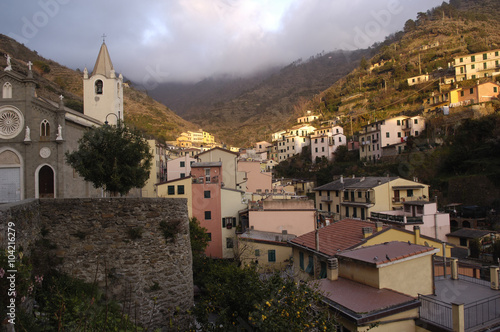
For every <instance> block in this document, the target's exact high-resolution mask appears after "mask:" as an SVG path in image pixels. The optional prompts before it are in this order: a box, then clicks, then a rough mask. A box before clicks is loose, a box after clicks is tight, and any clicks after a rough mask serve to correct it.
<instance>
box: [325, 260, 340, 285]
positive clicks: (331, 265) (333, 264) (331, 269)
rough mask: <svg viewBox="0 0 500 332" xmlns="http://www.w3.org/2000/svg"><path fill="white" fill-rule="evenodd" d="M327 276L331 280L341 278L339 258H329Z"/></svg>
mask: <svg viewBox="0 0 500 332" xmlns="http://www.w3.org/2000/svg"><path fill="white" fill-rule="evenodd" d="M326 277H327V278H328V280H331V281H335V280H337V279H338V278H339V261H338V259H337V258H329V259H328V261H327V270H326Z"/></svg>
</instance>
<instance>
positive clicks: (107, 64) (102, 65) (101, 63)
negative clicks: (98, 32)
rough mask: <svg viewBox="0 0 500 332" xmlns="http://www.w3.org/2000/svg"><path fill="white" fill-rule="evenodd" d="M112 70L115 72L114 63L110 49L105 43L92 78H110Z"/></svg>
mask: <svg viewBox="0 0 500 332" xmlns="http://www.w3.org/2000/svg"><path fill="white" fill-rule="evenodd" d="M111 70H113V63H112V62H111V58H110V56H109V52H108V47H107V46H106V44H105V43H104V42H103V43H102V45H101V49H100V50H99V55H98V56H97V60H96V62H95V65H94V70H93V71H92V75H91V76H94V75H97V74H100V75H103V76H106V77H108V78H109V77H110V73H111Z"/></svg>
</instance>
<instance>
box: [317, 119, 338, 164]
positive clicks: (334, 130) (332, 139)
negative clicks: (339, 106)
mask: <svg viewBox="0 0 500 332" xmlns="http://www.w3.org/2000/svg"><path fill="white" fill-rule="evenodd" d="M310 138H311V158H312V162H313V163H314V162H316V158H322V157H325V158H326V159H327V160H328V161H332V160H333V155H334V153H335V151H337V148H338V147H339V146H341V145H346V143H347V139H346V136H345V135H344V129H343V128H342V127H340V126H334V127H323V128H319V129H316V130H314V132H313V133H312V134H311V137H310Z"/></svg>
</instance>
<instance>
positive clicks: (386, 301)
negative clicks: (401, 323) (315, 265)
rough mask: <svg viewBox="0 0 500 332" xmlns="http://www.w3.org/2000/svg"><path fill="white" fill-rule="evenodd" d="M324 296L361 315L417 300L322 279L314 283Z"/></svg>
mask: <svg viewBox="0 0 500 332" xmlns="http://www.w3.org/2000/svg"><path fill="white" fill-rule="evenodd" d="M314 284H315V285H317V286H318V290H319V291H321V292H323V296H324V297H325V298H326V299H328V300H329V301H331V302H335V303H336V304H339V305H340V306H342V307H344V308H346V309H348V310H349V311H351V314H352V313H355V314H357V315H356V316H358V318H359V317H360V316H361V315H366V314H370V313H373V312H376V311H380V310H385V309H388V308H391V307H395V306H398V305H402V304H407V303H412V302H415V298H413V297H411V296H409V295H405V294H402V293H399V292H396V291H393V290H390V289H386V288H383V289H378V288H375V287H371V286H367V285H364V284H361V283H359V282H355V281H352V280H349V279H344V278H338V279H337V280H335V281H332V280H329V279H320V280H317V281H315V282H314Z"/></svg>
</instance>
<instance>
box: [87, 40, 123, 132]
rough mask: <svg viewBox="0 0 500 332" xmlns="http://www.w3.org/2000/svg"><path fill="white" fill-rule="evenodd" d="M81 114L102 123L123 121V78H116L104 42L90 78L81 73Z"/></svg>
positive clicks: (120, 76)
mask: <svg viewBox="0 0 500 332" xmlns="http://www.w3.org/2000/svg"><path fill="white" fill-rule="evenodd" d="M83 113H84V114H85V115H88V116H91V117H93V118H94V119H97V120H99V121H101V122H103V123H105V122H108V123H109V124H116V123H117V120H118V119H119V120H120V121H123V76H122V75H121V74H120V75H119V76H118V77H117V76H116V73H115V70H114V68H113V63H112V62H111V58H110V56H109V52H108V48H107V46H106V43H105V42H104V40H103V42H102V45H101V49H100V51H99V55H98V56H97V60H96V62H95V65H94V70H93V71H92V73H91V74H90V76H89V72H88V70H87V68H85V69H84V71H83Z"/></svg>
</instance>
